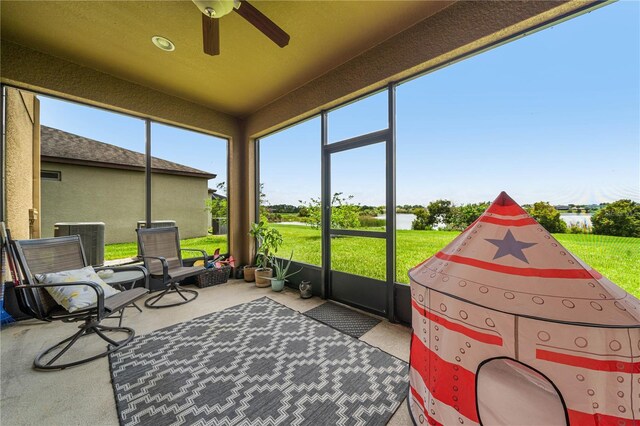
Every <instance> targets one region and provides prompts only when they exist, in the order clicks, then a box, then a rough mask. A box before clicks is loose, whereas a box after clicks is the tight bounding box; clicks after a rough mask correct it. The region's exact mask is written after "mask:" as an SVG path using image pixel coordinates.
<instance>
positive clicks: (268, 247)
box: [249, 220, 282, 269]
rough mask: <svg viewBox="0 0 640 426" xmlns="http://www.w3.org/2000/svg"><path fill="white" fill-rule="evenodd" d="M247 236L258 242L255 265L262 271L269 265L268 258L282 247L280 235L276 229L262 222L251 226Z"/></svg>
mask: <svg viewBox="0 0 640 426" xmlns="http://www.w3.org/2000/svg"><path fill="white" fill-rule="evenodd" d="M249 235H251V236H252V237H254V238H255V239H256V240H257V242H258V253H257V260H256V263H257V265H258V266H259V267H260V268H261V269H264V268H266V267H267V265H268V264H269V256H270V255H272V254H273V253H277V252H278V248H280V246H281V245H282V235H281V234H280V232H279V231H278V230H277V229H275V228H272V227H270V226H268V225H267V222H266V221H264V220H261V221H260V222H258V223H253V224H251V230H250V231H249Z"/></svg>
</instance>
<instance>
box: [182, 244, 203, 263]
mask: <svg viewBox="0 0 640 426" xmlns="http://www.w3.org/2000/svg"><path fill="white" fill-rule="evenodd" d="M180 251H199V252H200V253H202V260H204V261H205V262H206V261H207V252H206V251H204V250H202V249H195V248H181V249H180ZM205 266H206V265H205Z"/></svg>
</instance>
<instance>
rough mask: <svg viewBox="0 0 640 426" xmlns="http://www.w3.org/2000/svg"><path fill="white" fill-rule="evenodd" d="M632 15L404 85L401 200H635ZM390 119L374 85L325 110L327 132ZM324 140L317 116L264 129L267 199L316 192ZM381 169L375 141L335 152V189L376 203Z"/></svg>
mask: <svg viewBox="0 0 640 426" xmlns="http://www.w3.org/2000/svg"><path fill="white" fill-rule="evenodd" d="M639 17H640V3H638V2H635V1H623V2H618V3H614V4H611V5H609V6H606V7H603V8H601V9H598V10H595V11H593V12H591V13H589V14H586V15H582V16H579V17H577V18H575V19H572V20H570V21H567V22H564V23H562V24H559V25H557V26H555V27H551V28H548V29H545V30H543V31H541V32H538V33H535V34H532V35H530V36H528V37H525V38H522V39H520V40H516V41H514V42H511V43H509V44H506V45H503V46H500V47H498V48H495V49H493V50H490V51H488V52H485V53H483V54H480V55H477V56H474V57H472V58H469V59H466V60H464V61H461V62H459V63H456V64H453V65H451V66H449V67H446V68H444V69H441V70H439V71H436V72H433V73H431V74H428V75H425V76H422V77H420V78H418V79H414V80H412V81H409V82H407V83H405V84H402V85H400V86H399V87H398V89H397V167H396V168H397V203H398V204H425V203H427V202H428V201H431V200H434V199H438V198H448V199H451V200H453V201H455V202H458V203H462V202H478V201H483V200H493V199H494V198H495V197H496V195H497V194H498V193H499V192H500V191H501V190H506V191H507V192H509V193H510V194H511V195H512V196H513V197H514V198H515V199H516V200H517V201H519V202H521V203H531V202H534V201H539V200H545V201H550V202H552V203H557V204H560V203H593V202H607V201H613V200H616V199H620V198H632V199H634V200H640V87H639V81H640V23H639ZM386 126H387V110H386V93H382V94H378V95H374V96H372V97H369V98H367V99H365V100H363V101H360V102H358V103H356V104H351V105H349V106H347V107H345V108H343V109H342V110H338V111H335V112H333V113H330V114H329V121H328V127H329V140H330V141H337V140H340V139H343V138H347V137H351V136H356V135H358V134H361V133H367V132H370V131H374V130H378V129H381V128H385V127H386ZM319 139H320V124H319V120H318V119H314V120H312V121H308V122H305V123H303V124H301V125H299V126H296V127H293V128H289V129H287V130H285V131H283V132H280V133H277V134H274V135H272V136H270V137H268V138H265V140H264V141H263V143H262V145H261V159H262V163H263V164H262V170H261V180H262V181H263V182H264V184H265V192H266V193H267V196H268V197H267V198H268V199H269V201H270V202H271V203H291V204H296V203H297V200H298V199H308V198H309V197H318V196H319V194H320V182H319V181H320V167H319V158H320V148H319V145H318V144H319ZM294 148H295V149H294ZM380 148H381V147H380ZM290 152H293V154H289V153H290ZM284 160H286V161H284ZM282 163H286V164H285V165H284V166H283V165H282ZM335 163H338V164H335ZM383 170H384V152H383V150H382V149H376V147H368V148H362V149H359V150H357V151H353V152H349V153H340V154H337V155H336V156H334V158H333V159H332V181H333V187H332V190H333V191H343V192H345V193H347V194H352V195H354V196H355V199H356V200H357V201H358V202H361V203H362V204H375V205H381V204H384V179H381V176H383V175H381V173H383ZM292 176H294V178H293V179H292Z"/></svg>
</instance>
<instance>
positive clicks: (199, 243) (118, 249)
mask: <svg viewBox="0 0 640 426" xmlns="http://www.w3.org/2000/svg"><path fill="white" fill-rule="evenodd" d="M180 247H182V248H197V249H202V250H205V251H206V252H207V254H213V252H214V251H215V250H216V249H217V248H220V253H226V252H227V236H226V235H209V236H207V237H199V238H187V239H185V240H180ZM137 255H138V245H137V243H120V244H107V245H106V246H105V247H104V258H105V260H115V259H124V258H127V257H134V256H137ZM195 255H197V253H194V254H193V257H195ZM185 257H192V256H190V254H189V253H185Z"/></svg>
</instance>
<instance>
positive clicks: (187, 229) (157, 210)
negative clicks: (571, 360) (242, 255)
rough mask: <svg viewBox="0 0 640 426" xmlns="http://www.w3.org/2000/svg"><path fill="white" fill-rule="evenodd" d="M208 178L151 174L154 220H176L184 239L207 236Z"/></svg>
mask: <svg viewBox="0 0 640 426" xmlns="http://www.w3.org/2000/svg"><path fill="white" fill-rule="evenodd" d="M208 195H209V194H208V186H207V180H206V179H202V178H194V177H188V176H175V175H166V174H153V175H152V176H151V220H165V219H166V220H175V221H176V225H177V226H178V228H179V229H180V238H193V237H202V236H204V235H207V230H208V229H209V226H211V225H210V222H208V220H207V218H208V216H209V214H208V212H207V210H206V205H205V200H206V199H207V197H208ZM143 219H144V217H143Z"/></svg>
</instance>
